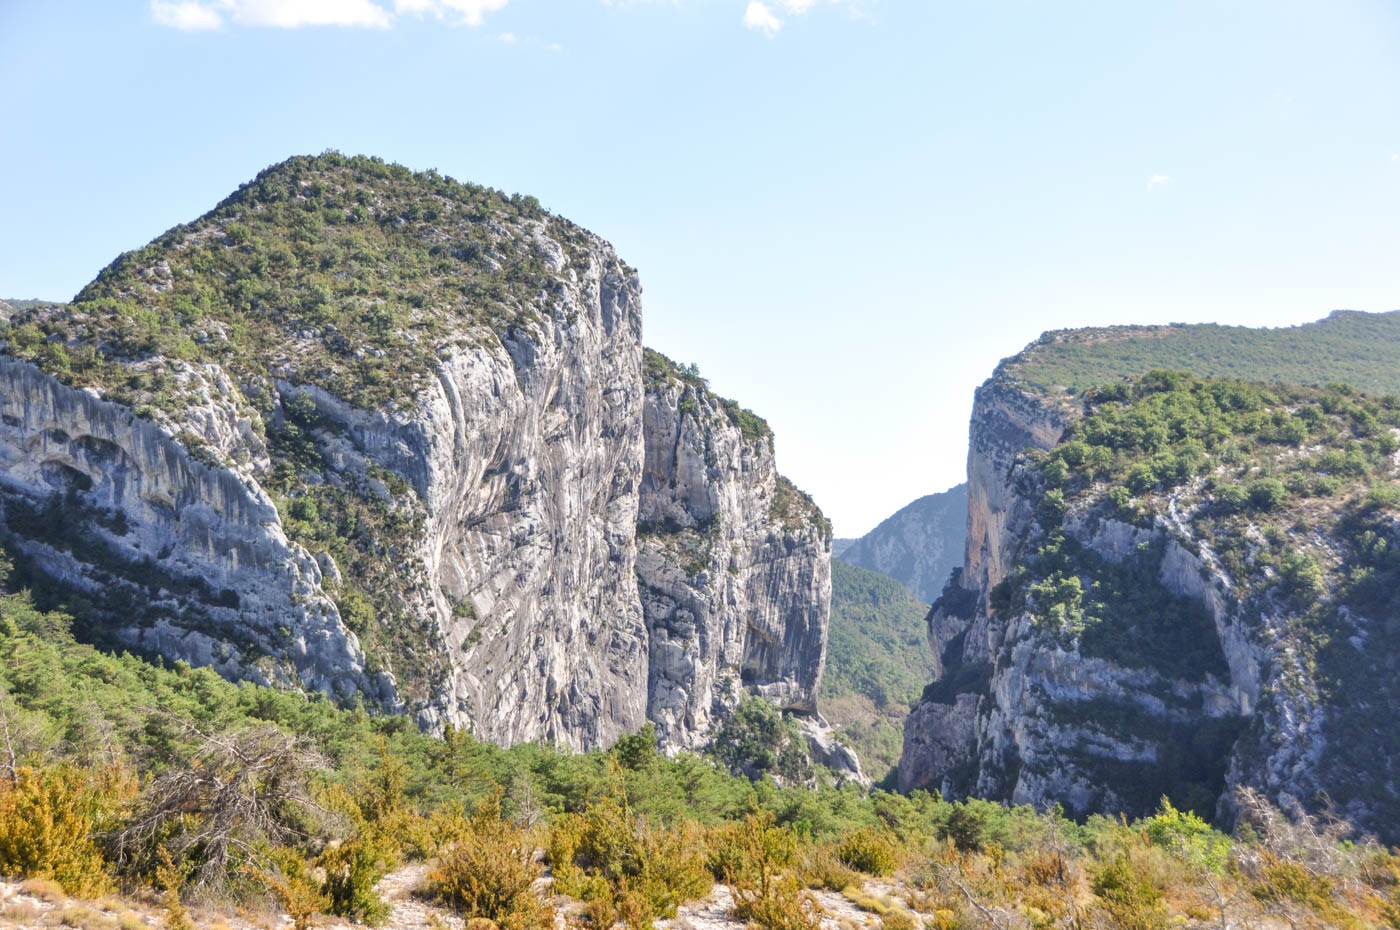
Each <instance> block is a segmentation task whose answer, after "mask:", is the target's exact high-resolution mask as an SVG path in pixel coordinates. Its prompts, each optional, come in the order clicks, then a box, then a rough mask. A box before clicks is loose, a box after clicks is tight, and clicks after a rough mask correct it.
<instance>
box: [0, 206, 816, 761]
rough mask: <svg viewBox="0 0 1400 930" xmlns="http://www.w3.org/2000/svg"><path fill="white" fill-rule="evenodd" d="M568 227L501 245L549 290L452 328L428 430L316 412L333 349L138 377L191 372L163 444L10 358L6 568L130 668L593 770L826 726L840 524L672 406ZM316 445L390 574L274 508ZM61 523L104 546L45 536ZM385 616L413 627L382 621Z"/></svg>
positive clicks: (622, 312)
mask: <svg viewBox="0 0 1400 930" xmlns="http://www.w3.org/2000/svg"><path fill="white" fill-rule="evenodd" d="M551 222H553V221H548V222H546V221H539V220H534V221H531V220H519V221H516V225H515V227H513V228H512V229H513V232H512V237H513V238H512V237H507V236H504V235H500V236H498V239H497V241H498V242H499V243H505V242H514V243H515V244H516V245H515V246H514V247H518V248H520V249H528V250H529V251H530V254H531V255H534V256H537V257H538V259H539V261H540V262H541V263H542V264H543V267H544V269H545V272H544V274H546V275H547V276H548V279H549V282H550V283H549V286H548V287H547V288H543V289H541V290H540V291H539V292H538V294H537V295H536V296H535V297H534V298H533V299H532V300H531V301H530V302H528V303H527V304H525V305H523V306H520V307H519V308H518V312H517V315H516V319H515V321H514V322H513V323H511V324H510V325H508V326H502V325H500V324H499V322H496V323H488V322H483V321H476V322H473V321H472V320H471V319H467V318H461V317H459V318H457V319H455V320H454V319H451V318H449V319H448V320H446V322H445V325H442V326H440V328H439V329H438V330H437V331H436V333H435V335H434V338H435V340H436V342H435V346H436V355H435V358H436V362H435V365H434V366H433V370H432V371H431V373H430V374H429V376H428V377H426V378H424V377H416V379H415V380H414V381H413V382H412V383H414V384H416V385H418V387H417V388H416V390H414V391H413V392H412V393H411V394H410V395H408V396H409V397H411V400H410V401H409V402H406V403H394V404H385V405H384V406H381V407H378V408H373V409H364V408H361V407H356V406H353V405H351V404H349V403H346V402H344V401H343V400H342V399H341V398H339V397H337V396H335V395H333V394H332V393H330V392H329V391H328V390H326V389H325V388H324V387H321V386H317V385H316V384H315V383H314V380H315V375H314V372H312V371H311V370H310V366H309V364H307V363H303V362H300V361H299V359H301V358H309V357H312V355H310V354H307V353H306V351H305V347H306V346H307V345H312V344H313V343H314V336H311V337H309V336H307V335H306V334H305V333H302V334H292V335H290V336H289V342H288V350H287V352H286V355H285V357H279V358H277V359H274V360H270V361H269V364H268V366H267V374H257V373H256V372H254V373H251V374H250V373H249V371H247V370H246V369H245V370H240V371H239V372H238V373H237V374H235V372H234V371H232V370H229V369H226V368H224V367H221V366H220V364H218V363H214V362H207V363H203V362H202V363H194V362H185V361H175V360H171V359H163V358H157V359H146V360H138V361H134V362H133V361H120V362H119V364H121V365H125V366H127V368H128V370H139V367H140V366H142V365H152V364H158V365H161V366H162V371H163V372H166V373H167V374H163V375H162V377H165V378H169V377H170V376H169V374H168V372H174V378H173V379H172V380H171V381H167V382H166V383H174V384H176V385H178V386H179V388H180V395H179V396H181V397H182V398H185V399H186V400H184V401H182V403H184V404H185V407H184V408H183V409H181V410H178V411H174V412H172V410H169V409H153V410H143V411H141V413H142V415H141V416H138V415H137V413H136V411H134V410H133V409H132V408H131V407H129V406H124V405H122V404H118V403H112V402H108V401H105V400H102V399H101V398H100V396H99V393H100V392H98V391H95V390H92V389H77V388H74V387H68V386H65V385H64V384H62V383H60V382H59V381H57V380H55V379H54V378H52V377H49V375H46V374H43V373H42V372H41V371H40V370H39V367H37V366H36V365H35V364H33V363H30V362H23V361H19V360H16V359H13V358H9V357H0V416H2V417H3V420H0V490H3V494H0V505H3V507H4V523H5V526H6V528H7V530H8V532H7V533H6V539H5V543H6V546H7V547H8V548H10V549H11V551H13V552H16V553H17V554H19V555H20V556H22V557H24V558H26V559H28V560H30V561H31V562H32V564H34V565H35V566H36V568H37V569H38V570H40V571H42V572H44V573H47V574H48V575H49V576H51V577H52V578H54V579H56V580H58V581H60V582H62V583H63V584H65V585H67V586H71V587H72V588H74V589H76V590H77V591H78V592H87V593H90V594H91V595H92V596H93V598H94V599H96V598H98V596H99V595H101V596H102V598H104V599H105V600H104V601H103V603H104V604H105V606H106V608H107V610H106V613H105V615H104V616H105V617H106V620H105V622H106V623H107V624H108V628H107V629H105V630H104V631H102V635H105V636H107V637H108V638H110V639H112V640H115V641H117V642H119V643H121V644H125V645H128V646H131V647H134V648H138V649H142V650H145V651H148V652H152V653H157V654H160V655H163V656H165V657H166V658H169V659H184V660H186V661H189V662H190V663H191V664H195V665H209V666H213V667H214V668H216V669H217V670H218V671H219V672H220V673H221V674H223V675H225V676H226V677H229V678H234V679H247V680H253V681H258V682H266V683H270V684H277V685H283V686H300V687H305V688H308V689H315V690H321V691H325V692H328V693H330V694H332V695H334V696H336V697H337V698H339V699H342V700H354V699H355V696H356V695H362V696H364V698H365V699H366V700H367V701H368V702H370V703H371V704H377V705H379V706H381V707H383V708H384V709H386V710H390V711H395V712H404V713H409V714H412V715H413V716H414V717H415V718H416V719H417V721H418V722H419V724H420V725H422V726H424V727H425V728H427V729H429V730H433V731H439V730H441V728H442V727H443V726H445V725H446V724H452V725H454V726H456V727H458V728H461V729H465V730H469V731H471V732H473V733H475V734H476V735H478V736H480V737H482V738H486V739H490V740H492V741H495V742H498V743H501V744H511V743H516V742H520V741H526V740H537V739H544V740H550V741H553V742H555V743H558V744H561V745H564V746H568V747H573V748H580V749H582V748H594V747H600V746H606V745H609V744H610V743H612V742H613V741H614V740H615V739H616V738H617V737H618V736H620V735H622V734H623V733H626V732H632V731H635V730H637V729H638V728H639V727H640V726H641V725H642V724H644V723H645V722H646V721H647V720H648V719H652V720H655V721H656V722H657V724H658V727H659V729H660V731H661V732H662V734H663V735H664V737H665V740H666V744H667V745H668V747H680V746H686V747H693V746H698V745H701V744H703V743H705V742H707V741H708V739H709V737H710V736H711V735H712V727H713V725H714V723H715V722H716V721H715V718H716V717H723V715H724V714H725V713H726V712H727V711H728V710H729V709H730V708H732V707H733V706H734V705H735V703H736V702H737V701H738V699H739V697H740V696H741V694H743V693H744V692H746V691H747V692H753V693H758V694H762V695H765V696H767V697H769V698H771V699H773V700H774V701H776V702H778V703H781V704H782V705H784V706H786V707H791V708H794V709H799V710H814V696H815V693H816V688H817V684H818V682H819V680H820V676H821V667H822V663H823V661H824V658H825V642H826V624H827V614H828V607H829V600H830V563H829V551H830V547H829V536H830V533H829V530H828V529H826V523H825V521H824V520H823V519H822V518H821V515H820V513H819V512H818V511H817V510H816V509H815V507H814V506H812V505H811V504H810V501H807V500H806V499H805V497H803V496H802V495H800V493H798V492H795V490H791V491H789V490H788V489H789V488H790V486H786V485H784V484H783V483H782V482H781V479H780V478H779V477H778V476H777V474H776V472H775V470H774V467H773V450H772V442H771V437H765V438H763V439H762V440H761V441H753V440H751V439H749V438H746V437H745V436H744V435H743V434H742V432H741V431H740V430H739V429H738V428H737V427H736V426H735V425H734V424H733V423H732V422H731V420H730V418H729V414H728V413H727V412H726V409H725V407H724V405H723V404H722V403H721V402H720V401H719V400H718V399H717V398H714V397H713V396H712V395H709V394H708V392H705V397H704V398H703V399H702V401H701V404H702V410H701V411H700V412H698V413H696V412H691V411H690V410H689V408H686V409H685V410H684V411H682V409H681V408H680V407H679V406H678V404H679V402H680V395H679V394H678V393H676V392H674V391H669V390H665V389H661V390H657V391H653V392H651V393H647V391H646V389H645V387H644V381H643V375H642V367H643V366H642V361H643V350H642V346H641V300H640V294H641V288H640V284H639V281H638V279H637V277H636V274H635V272H633V271H632V270H631V269H630V268H628V267H627V266H626V265H625V264H623V263H622V262H621V261H619V260H618V258H617V256H616V255H615V254H614V253H613V250H612V248H611V247H610V246H609V245H608V244H607V243H605V242H603V241H602V240H600V239H598V238H596V237H594V236H591V235H589V234H585V233H582V232H581V231H579V230H577V229H576V228H573V231H572V232H571V233H570V239H569V241H568V242H567V243H566V242H563V241H557V240H556V239H555V238H552V232H551V231H552V230H553V229H554V228H555V227H554V226H552V225H551ZM208 235H209V233H207V232H204V231H201V228H199V227H191V232H190V233H189V235H188V237H187V238H186V239H185V240H183V241H182V242H177V244H176V245H175V246H173V250H172V251H171V252H170V253H169V254H170V255H171V256H172V257H171V259H170V261H169V262H167V261H166V260H165V258H162V257H160V256H159V255H157V257H156V258H154V259H151V263H150V267H149V268H143V269H142V270H141V271H140V273H139V279H140V280H142V281H151V282H155V283H154V284H152V285H151V290H152V293H158V292H159V291H160V289H161V288H162V287H168V282H169V281H171V280H173V277H172V276H178V275H180V274H185V273H188V272H185V271H182V269H181V267H180V265H179V261H178V256H179V255H180V254H181V249H182V248H184V247H185V245H184V244H183V243H185V242H190V241H195V239H196V238H197V237H199V236H205V237H207V236H208ZM148 251H149V250H148ZM140 260H142V261H145V260H146V259H145V258H144V257H143V258H142V259H140ZM172 268H173V270H172ZM132 299H136V300H139V299H141V294H139V293H138V294H136V295H135V297H134V298H132ZM45 312H49V313H52V314H57V315H62V314H64V313H67V312H69V311H67V310H65V309H64V308H61V307H58V308H52V309H51V310H49V311H45ZM298 340H301V341H300V342H298ZM308 340H311V341H308ZM298 346H301V348H298ZM299 353H300V354H299ZM303 364H307V370H306V371H303V370H302V365H303ZM419 374H420V375H421V374H422V373H421V372H420V373H419ZM406 375H407V372H406ZM406 383H407V382H406ZM293 421H295V422H296V423H299V424H300V427H299V428H300V429H301V433H300V434H299V435H300V436H301V439H302V441H304V449H305V454H304V456H303V458H302V459H300V460H298V462H297V469H298V471H297V473H296V481H297V482H299V484H298V485H297V487H298V488H313V489H314V488H334V489H349V490H351V491H353V493H354V494H356V495H359V498H358V499H360V500H363V501H367V502H369V505H372V506H368V509H365V507H362V508H361V510H360V511H358V512H359V513H361V515H362V516H361V518H359V519H360V522H359V524H358V528H357V532H358V533H360V535H361V536H362V537H364V538H365V539H368V542H364V540H362V541H361V544H360V546H361V548H360V549H359V550H357V551H360V552H368V553H370V555H369V556H366V557H365V558H367V559H368V558H372V559H373V560H374V564H373V567H372V568H371V569H366V568H365V566H364V565H363V564H362V565H360V566H358V567H356V566H353V565H349V564H337V560H336V557H334V556H332V555H331V553H329V552H325V551H310V550H309V549H308V548H307V547H304V546H302V545H299V544H298V543H297V542H296V541H295V538H296V537H297V533H296V531H295V528H294V526H293V520H294V519H300V518H298V517H296V506H297V502H298V501H299V500H305V499H307V498H306V497H302V496H298V495H299V494H300V492H297V493H296V494H293V495H290V496H279V495H278V492H277V491H275V490H274V489H273V488H274V486H275V482H274V481H273V480H272V479H274V478H276V477H277V474H278V470H279V469H281V470H282V474H283V475H284V476H285V473H286V469H287V458H286V453H285V451H278V450H277V449H273V448H272V446H271V443H270V441H269V439H268V437H269V436H270V435H271V434H272V432H273V431H274V430H275V429H279V428H281V427H282V426H284V425H285V424H287V423H290V422H293ZM284 446H285V443H284ZM279 456H280V458H279ZM281 480H282V481H283V482H284V484H283V485H282V486H284V487H285V477H283V478H282V479H281ZM780 499H781V500H782V501H789V502H790V503H791V506H789V507H787V509H786V510H784V509H783V508H782V507H779V506H778V503H779V502H780ZM46 506H48V507H50V508H51V509H52V508H57V511H55V512H61V513H62V514H64V520H66V521H71V522H73V523H74V524H76V525H77V529H76V530H74V531H73V532H68V531H66V530H65V531H62V532H60V531H58V530H55V528H54V527H53V526H47V525H41V524H43V523H44V520H45V513H46V511H45V507H46ZM357 506H358V505H357ZM376 508H377V509H376ZM639 509H640V513H639ZM289 514H291V516H289ZM308 519H310V518H308ZM639 521H640V523H639ZM639 526H640V528H641V536H640V541H639V536H638V530H639ZM696 527H703V528H705V529H706V530H707V531H710V530H712V532H711V535H708V536H704V537H703V539H702V542H703V543H704V546H705V547H703V548H704V551H703V555H697V552H699V551H700V550H698V549H695V548H694V547H691V546H690V545H689V543H688V542H687V543H683V544H681V545H669V544H668V543H667V541H666V540H665V539H663V537H665V536H674V535H676V531H679V530H684V531H686V532H690V531H693V530H694V528H696ZM663 528H664V532H663ZM65 534H66V535H65ZM682 535H684V534H682ZM692 535H693V534H692ZM697 538H699V537H697ZM75 539H76V541H75ZM711 544H712V545H711ZM311 548H312V549H316V548H318V547H315V546H312V547H311ZM344 560H345V559H344V557H343V556H342V559H341V561H342V562H343V561H344ZM639 579H640V581H641V587H640V588H639ZM356 592H377V593H376V596H377V597H379V601H378V602H377V603H378V604H380V605H382V604H384V603H389V604H391V605H392V610H386V609H385V608H384V607H383V606H380V607H379V608H378V614H377V615H373V614H372V615H371V616H370V617H369V619H368V620H366V619H365V618H364V616H363V615H362V614H361V615H359V616H357V615H356V614H355V611H354V604H355V603H357V602H359V603H363V596H361V595H357V594H356ZM385 592H388V593H387V594H386V593H385ZM113 595H115V599H114V596H113ZM357 597H358V598H360V600H359V601H357ZM352 626H353V627H355V629H356V630H358V632H359V633H360V635H358V636H357V635H356V632H352V629H351V627H352Z"/></svg>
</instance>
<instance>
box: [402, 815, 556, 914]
mask: <svg viewBox="0 0 1400 930" xmlns="http://www.w3.org/2000/svg"><path fill="white" fill-rule="evenodd" d="M463 833H464V836H463V838H462V839H460V840H458V841H457V842H455V843H453V844H452V845H451V846H449V847H448V848H447V849H446V850H445V851H444V852H443V853H442V855H441V857H440V861H439V864H438V867H437V869H436V870H434V871H433V873H432V874H431V876H430V877H429V882H430V885H431V887H432V889H433V892H434V893H435V894H436V895H437V896H438V897H439V898H441V899H442V900H443V901H444V902H446V903H447V904H448V905H449V906H451V907H453V908H456V909H457V910H458V911H460V912H461V913H462V915H463V916H464V917H467V918H481V917H484V918H486V919H488V920H492V921H495V922H496V924H497V925H498V926H499V927H500V928H501V930H546V928H552V927H553V926H554V917H553V914H552V913H551V909H550V907H549V906H548V905H547V904H546V903H545V902H544V901H543V900H542V899H541V898H540V896H539V895H538V894H536V893H535V891H534V887H533V886H534V883H535V879H537V878H539V875H540V867H539V865H538V864H537V863H536V862H535V844H534V842H533V840H532V838H531V836H530V834H529V831H527V830H524V829H522V828H520V827H518V826H516V825H515V824H513V823H511V822H510V821H508V820H506V819H505V818H503V817H502V816H501V791H500V790H497V791H495V792H493V793H492V794H491V795H490V796H488V797H487V798H486V799H485V800H483V801H482V802H481V805H480V806H479V807H478V808H477V812H476V815H475V816H474V817H472V818H471V821H470V825H469V827H468V828H467V829H465V830H464V831H463Z"/></svg>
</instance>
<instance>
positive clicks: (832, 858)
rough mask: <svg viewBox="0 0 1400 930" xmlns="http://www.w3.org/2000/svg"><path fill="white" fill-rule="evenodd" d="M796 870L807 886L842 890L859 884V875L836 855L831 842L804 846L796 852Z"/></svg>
mask: <svg viewBox="0 0 1400 930" xmlns="http://www.w3.org/2000/svg"><path fill="white" fill-rule="evenodd" d="M797 871H798V875H799V876H800V877H801V879H802V883H803V884H804V885H806V886H807V887H808V888H825V889H826V890H827V891H844V890H845V889H846V888H849V887H850V886H852V885H858V884H860V875H859V874H858V873H857V872H856V871H855V870H854V869H852V868H850V867H849V866H847V865H846V864H845V863H843V862H842V861H841V860H840V859H839V858H838V857H837V855H836V847H835V845H833V844H831V843H826V844H823V845H821V846H804V847H803V848H802V849H801V851H800V852H799V854H798V864H797Z"/></svg>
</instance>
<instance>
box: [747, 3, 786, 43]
mask: <svg viewBox="0 0 1400 930" xmlns="http://www.w3.org/2000/svg"><path fill="white" fill-rule="evenodd" d="M784 2H786V0H784ZM744 25H745V26H746V27H747V28H749V29H757V30H758V31H760V32H762V33H763V34H764V35H766V36H768V38H770V39H771V38H773V36H775V35H777V34H778V30H779V29H781V28H783V21H782V20H780V19H778V17H776V16H774V15H773V11H772V10H770V9H768V6H767V5H766V4H764V3H762V2H760V0H750V2H749V8H748V9H747V10H745V11H744Z"/></svg>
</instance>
